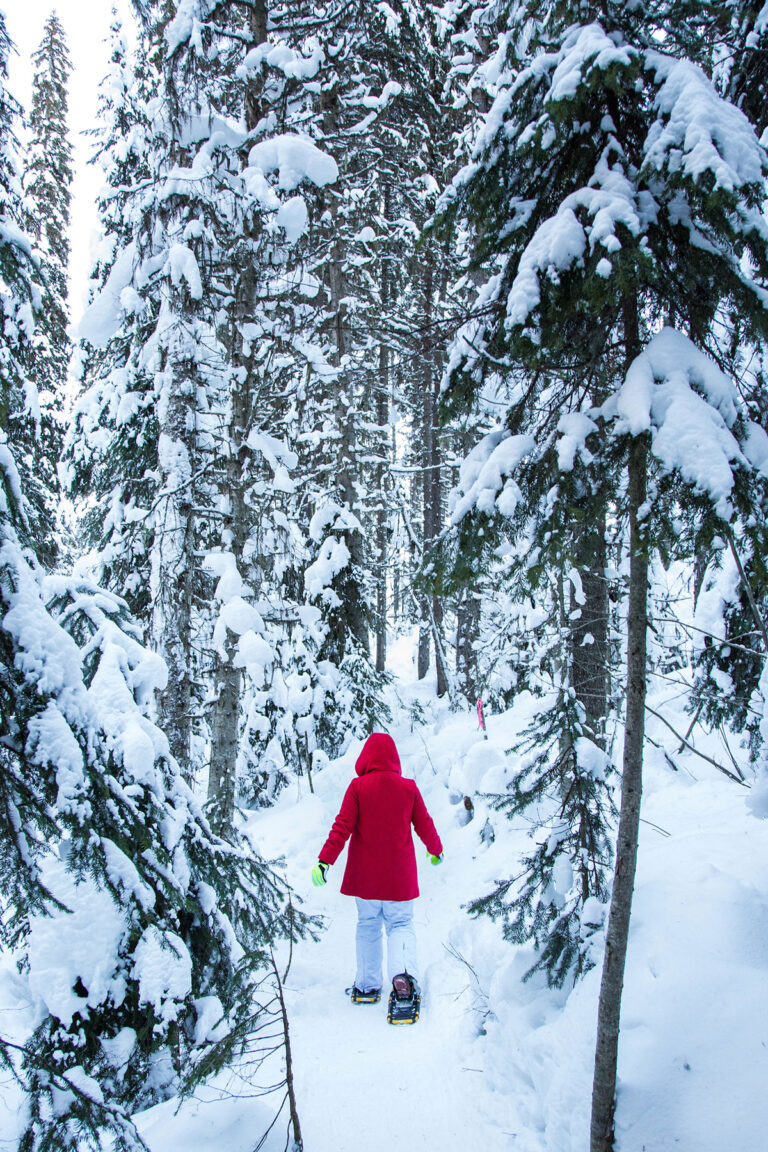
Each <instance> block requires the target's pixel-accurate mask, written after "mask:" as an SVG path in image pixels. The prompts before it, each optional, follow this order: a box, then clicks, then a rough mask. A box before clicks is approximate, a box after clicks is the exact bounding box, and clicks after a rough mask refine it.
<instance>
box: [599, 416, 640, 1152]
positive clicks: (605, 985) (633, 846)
mask: <svg viewBox="0 0 768 1152" xmlns="http://www.w3.org/2000/svg"><path fill="white" fill-rule="evenodd" d="M647 456H648V446H647V442H646V439H645V437H644V436H640V437H635V438H634V439H633V440H632V442H631V444H630V449H629V468H628V473H629V549H630V571H629V614H628V619H627V719H626V734H625V739H624V760H623V768H622V784H621V815H620V817H619V834H618V841H617V845H616V867H615V870H614V879H613V892H612V895H611V909H610V914H609V918H608V928H607V932H606V940H605V959H604V962H603V975H602V982H601V985H600V1000H599V1005H598V1013H597V1043H596V1047H595V1073H594V1081H593V1088H592V1124H591V1136H590V1152H613V1146H614V1112H615V1103H616V1071H617V1061H618V1048H619V1027H620V1019H621V996H622V990H623V987H624V968H625V963H626V956H627V941H628V938H629V922H630V914H631V910H632V893H633V890H634V883H635V869H636V864H637V842H638V832H639V828H640V799H641V794H642V773H643V741H644V736H645V680H646V638H647V626H648V541H647V538H646V533H645V531H644V529H643V524H642V519H641V517H642V511H643V505H644V504H645V500H646V487H647Z"/></svg>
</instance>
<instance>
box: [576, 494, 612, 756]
mask: <svg viewBox="0 0 768 1152" xmlns="http://www.w3.org/2000/svg"><path fill="white" fill-rule="evenodd" d="M605 534H606V514H605V506H604V505H603V506H602V508H601V510H600V512H599V514H598V515H597V516H596V518H595V521H594V523H591V524H590V526H589V529H588V530H587V529H586V528H585V530H584V531H583V532H582V533H581V534H580V536H579V538H578V540H577V541H576V550H575V551H576V555H575V561H576V568H577V569H578V571H579V573H580V575H581V587H582V593H583V603H581V604H580V603H578V600H577V596H576V591H575V589H574V590H572V592H571V613H570V616H571V623H570V628H571V633H570V646H571V684H572V687H573V690H574V692H575V694H576V699H577V700H578V701H579V703H580V704H581V705H582V707H583V708H584V711H585V713H586V717H587V725H588V727H589V730H590V732H591V734H592V739H593V740H594V741H595V742H596V743H597V744H599V745H600V747H601V748H604V747H605V720H606V716H607V714H608V584H607V581H606V577H605V569H606V558H607V557H606V553H607V548H606V541H605ZM577 610H578V611H579V613H580V614H579V616H578V618H577V619H574V618H573V617H574V614H575V612H576V611H577Z"/></svg>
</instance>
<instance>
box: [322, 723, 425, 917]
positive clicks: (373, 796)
mask: <svg viewBox="0 0 768 1152" xmlns="http://www.w3.org/2000/svg"><path fill="white" fill-rule="evenodd" d="M355 771H356V773H357V778H356V779H355V780H353V781H352V783H351V784H350V785H349V787H348V788H347V791H346V793H345V795H344V800H343V801H342V805H341V809H340V811H339V814H338V816H337V817H336V819H335V820H334V822H333V828H331V832H330V835H329V836H328V839H327V840H326V842H325V844H324V845H323V847H322V850H321V852H320V855H319V859H320V860H322V862H323V863H324V864H335V862H336V860H337V859H338V856H339V853H340V852H341V850H342V848H343V847H344V845H345V844H346V842H347V840H348V839H349V854H348V856H347V867H346V869H345V871H344V879H343V881H342V885H341V891H342V892H343V893H344V894H345V895H346V896H360V897H362V898H363V899H364V900H413V899H414V898H415V897H416V896H418V894H419V885H418V880H417V875H416V854H415V852H414V850H413V838H412V836H411V824H413V827H414V828H415V829H416V835H417V836H418V837H419V838H420V839H421V840H422V841H423V842H424V845H425V846H426V849H427V851H428V852H431V853H432V855H433V856H440V855H441V853H442V851H443V845H442V843H441V841H440V837H439V836H438V834H437V832H436V831H435V826H434V824H433V823H432V817H431V816H430V815H429V813H428V812H427V809H426V805H425V804H424V801H423V800H422V798H421V793H420V792H419V789H418V788H417V787H416V781H415V780H406V779H404V777H403V776H402V774H401V769H400V757H399V756H398V754H397V748H396V747H395V742H394V740H393V739H392V737H391V736H386V735H384V733H381V732H374V734H373V735H372V736H369V737H368V739H367V740H366V742H365V744H364V745H363V750H362V752H361V753H360V755H359V756H358V758H357V763H356V764H355Z"/></svg>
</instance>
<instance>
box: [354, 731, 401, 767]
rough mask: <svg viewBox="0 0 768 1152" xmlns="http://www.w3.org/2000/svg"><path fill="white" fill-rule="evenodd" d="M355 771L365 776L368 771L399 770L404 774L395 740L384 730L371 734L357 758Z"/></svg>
mask: <svg viewBox="0 0 768 1152" xmlns="http://www.w3.org/2000/svg"><path fill="white" fill-rule="evenodd" d="M355 772H357V774H358V776H365V774H366V772H397V774H398V776H402V769H401V767H400V757H399V756H398V754H397V748H396V747H395V742H394V740H393V739H392V737H391V736H387V735H386V733H384V732H374V733H373V735H372V736H369V737H368V739H367V740H366V742H365V744H363V750H362V752H361V753H360V755H359V756H358V758H357V762H356V764H355Z"/></svg>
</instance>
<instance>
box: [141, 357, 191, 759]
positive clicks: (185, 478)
mask: <svg viewBox="0 0 768 1152" xmlns="http://www.w3.org/2000/svg"><path fill="white" fill-rule="evenodd" d="M194 370H195V366H194V365H193V364H190V363H184V362H180V361H177V362H175V363H173V362H171V363H170V364H169V365H168V366H167V368H166V373H165V377H166V382H165V388H167V394H166V395H165V396H164V397H163V400H164V402H163V403H162V404H161V405H160V420H159V424H160V438H159V464H160V470H161V485H160V497H159V499H158V501H157V513H156V520H155V544H154V548H153V556H152V567H151V576H150V586H151V590H152V602H153V609H152V621H151V633H152V637H153V643H154V647H155V648H156V650H157V651H158V652H159V653H160V655H161V656H162V657H163V659H164V660H165V663H166V666H167V668H168V682H167V684H166V687H165V688H164V689H163V691H162V692H161V693H160V694H159V698H158V706H159V712H160V718H161V722H162V727H163V731H164V732H165V733H166V735H167V736H168V742H169V744H170V749H171V754H172V755H173V757H174V759H175V760H176V761H177V762H178V764H179V766H180V768H181V771H182V773H183V774H184V776H185V778H186V779H187V781H188V782H191V776H192V769H191V765H190V744H191V729H192V664H191V652H192V637H191V632H192V594H193V581H194V523H193V512H192V492H191V485H192V471H193V468H194V457H195V452H196V446H195V442H194V440H195V431H194V429H195V417H194V410H195V383H194Z"/></svg>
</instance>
